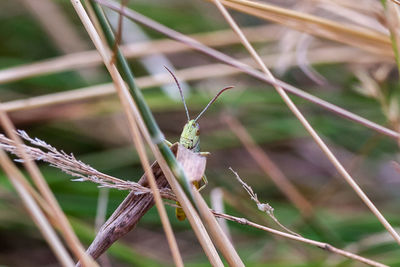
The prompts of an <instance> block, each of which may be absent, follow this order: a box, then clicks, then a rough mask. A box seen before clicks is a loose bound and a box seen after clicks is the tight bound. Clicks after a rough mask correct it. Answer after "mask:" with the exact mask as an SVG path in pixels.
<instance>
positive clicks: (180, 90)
mask: <svg viewBox="0 0 400 267" xmlns="http://www.w3.org/2000/svg"><path fill="white" fill-rule="evenodd" d="M164 68H166V69H167V71H168V72H169V73H170V74H171V76H172V78H174V80H175V83H176V85H177V86H178V89H179V93H180V94H181V98H182V102H183V106H184V107H185V111H186V117H187V119H188V121H190V117H189V111H188V108H187V106H186V101H185V97H184V96H183V92H182V88H181V86H180V85H179V82H178V79H177V78H176V77H175V75H174V74H173V73H172V71H171V70H170V69H169V68H167V66H164Z"/></svg>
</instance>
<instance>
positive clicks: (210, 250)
mask: <svg viewBox="0 0 400 267" xmlns="http://www.w3.org/2000/svg"><path fill="white" fill-rule="evenodd" d="M71 3H72V5H73V6H74V8H75V11H76V12H77V14H78V15H79V17H80V19H81V21H82V23H83V25H84V26H85V29H86V31H87V32H88V34H89V36H90V38H91V39H92V41H93V43H94V45H95V46H96V49H97V50H98V51H99V53H100V55H101V56H102V58H103V62H104V64H105V65H106V67H107V69H108V71H109V73H110V75H111V77H112V79H113V81H114V84H115V87H116V89H117V92H118V94H119V96H120V100H121V103H122V105H123V107H124V110H125V112H126V115H127V117H128V121H129V125H130V127H134V126H133V125H134V123H135V122H134V121H135V119H136V121H137V122H139V123H138V124H139V126H140V129H141V132H142V134H143V135H144V137H145V139H146V141H147V142H148V144H149V145H150V147H151V149H152V151H153V153H154V155H155V157H156V159H157V162H158V163H159V164H160V167H161V168H162V170H163V172H164V174H165V176H166V178H167V180H168V183H169V184H170V186H171V188H172V190H173V191H174V193H175V194H176V196H177V197H178V200H179V202H180V204H181V205H182V208H183V209H184V211H185V213H186V215H187V217H188V219H189V222H190V223H191V225H192V228H193V229H194V232H195V233H196V236H197V237H198V239H199V241H200V243H201V245H202V247H203V249H204V251H205V252H206V255H207V256H208V259H209V260H210V262H211V264H212V265H214V266H223V264H222V261H221V259H220V258H219V255H218V253H217V251H216V249H215V247H214V245H213V243H212V242H211V239H210V238H209V236H208V234H207V232H206V230H205V228H204V226H203V225H202V223H201V220H200V219H199V217H198V215H197V214H196V212H195V211H194V208H193V207H192V205H191V204H190V202H189V200H188V199H187V197H186V195H185V194H184V192H183V190H182V189H181V188H180V186H179V184H178V182H177V181H176V180H175V178H174V176H173V174H172V172H171V170H170V169H169V167H168V165H167V164H166V162H165V160H164V158H163V157H162V156H161V154H160V152H159V150H158V148H157V147H156V146H155V145H154V143H153V142H163V137H162V136H159V137H158V138H157V139H154V140H152V138H150V135H149V133H148V131H147V129H146V127H144V125H143V121H142V118H141V116H140V115H139V112H138V110H137V107H136V106H135V105H134V103H133V101H132V98H131V96H130V94H129V92H128V89H127V88H126V86H125V83H124V81H123V80H122V78H121V76H120V74H119V72H118V70H117V68H116V66H115V65H113V64H110V62H111V61H110V59H111V56H110V53H109V50H108V49H107V48H106V47H105V46H103V44H102V42H101V39H100V37H99V35H98V34H97V32H96V30H95V28H94V27H93V25H92V23H91V21H90V19H89V18H88V16H87V14H86V12H85V10H84V8H83V6H82V5H81V3H80V2H79V1H74V0H71Z"/></svg>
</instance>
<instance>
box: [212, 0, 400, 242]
mask: <svg viewBox="0 0 400 267" xmlns="http://www.w3.org/2000/svg"><path fill="white" fill-rule="evenodd" d="M240 1H242V0H240ZM214 3H215V4H216V5H217V7H218V9H219V10H220V11H221V13H222V14H223V16H224V17H225V19H226V20H227V22H228V23H229V25H230V26H231V28H232V29H233V30H234V31H235V32H236V33H237V35H238V37H239V38H240V40H241V41H242V43H243V45H244V46H245V47H246V49H247V50H248V51H249V53H250V54H251V55H252V57H253V58H254V60H255V61H256V62H257V63H258V64H259V65H260V67H261V68H262V70H263V72H264V73H265V75H266V76H267V77H268V78H269V79H271V80H274V79H275V77H274V76H273V75H272V74H271V72H270V71H269V69H268V68H267V67H266V66H265V64H264V62H263V61H262V59H261V58H260V57H259V55H258V54H257V52H256V51H255V50H254V48H253V47H252V46H251V44H250V43H249V41H248V40H247V39H246V37H245V36H244V34H243V32H242V31H241V30H240V28H239V27H238V25H237V24H236V22H235V21H234V20H233V19H232V17H231V16H230V15H229V13H228V12H227V11H226V9H225V7H224V6H223V5H222V4H221V3H220V1H219V0H214ZM274 87H275V89H276V91H277V92H278V94H279V95H280V96H281V98H282V99H283V101H284V102H285V103H286V104H287V106H288V107H289V109H290V110H291V111H292V112H293V114H294V115H295V116H296V118H297V119H298V120H299V121H300V122H301V124H302V125H303V126H304V128H305V129H306V130H307V132H308V133H309V134H310V135H311V137H312V138H313V139H314V141H315V142H316V143H317V145H318V146H319V147H320V148H321V150H322V151H323V153H324V154H325V155H326V156H327V158H328V159H329V161H330V162H331V163H332V164H333V165H334V166H335V168H336V170H337V171H338V172H339V173H340V174H341V175H342V177H343V178H344V179H345V181H346V182H347V183H348V184H349V185H350V186H351V188H352V189H353V190H354V191H355V192H356V194H357V195H358V196H359V197H360V198H361V200H362V201H363V202H364V203H365V205H366V206H367V207H368V208H369V209H370V210H371V212H372V213H373V214H374V215H375V216H376V217H377V218H378V220H379V221H380V222H381V224H382V225H383V226H384V227H385V228H386V230H387V231H388V232H389V233H390V234H391V235H392V236H393V239H394V240H396V242H397V243H398V244H399V245H400V236H399V234H398V233H397V232H396V231H395V230H394V229H393V227H392V226H391V225H390V223H389V222H388V221H387V220H386V218H385V217H384V216H383V215H382V214H381V213H380V211H379V210H378V209H377V208H376V207H375V205H374V204H373V202H372V201H371V200H370V199H369V198H368V196H367V195H366V194H365V193H364V191H363V190H362V189H361V188H360V187H359V185H358V184H357V183H356V182H355V181H354V179H353V178H352V177H351V175H350V174H349V173H348V172H347V171H346V169H345V168H344V167H343V165H342V164H341V163H340V162H339V161H338V159H337V158H336V157H335V155H334V154H333V153H332V152H331V150H330V149H329V148H328V146H327V145H326V144H325V143H324V141H323V140H322V139H321V138H320V137H319V135H318V134H317V132H316V131H315V130H314V129H313V128H312V126H311V125H310V124H309V122H308V121H307V119H306V118H305V117H304V116H303V114H302V113H301V112H300V110H299V109H298V108H297V107H296V105H295V104H294V103H293V102H292V100H291V99H290V98H289V96H288V95H287V94H286V92H285V91H284V90H283V88H282V87H281V86H279V85H274Z"/></svg>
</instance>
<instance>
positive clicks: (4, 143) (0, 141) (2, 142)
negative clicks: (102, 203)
mask: <svg viewBox="0 0 400 267" xmlns="http://www.w3.org/2000/svg"><path fill="white" fill-rule="evenodd" d="M34 140H35V139H34ZM34 140H33V141H34ZM28 141H29V139H28ZM12 142H13V141H12V140H10V139H8V138H6V137H4V136H0V147H1V148H2V149H3V148H4V149H6V150H7V151H9V152H11V153H13V152H12V151H16V148H15V145H13V143H12ZM37 142H39V143H42V142H43V141H40V140H39V141H37ZM45 146H46V147H47V145H45ZM23 147H24V149H25V150H26V152H27V153H28V154H29V155H30V156H31V157H33V158H35V157H36V156H35V154H36V152H35V153H32V152H31V150H32V149H36V148H32V147H28V146H25V145H24V146H23ZM13 154H14V153H13ZM57 154H60V155H61V156H57V157H55V158H54V159H56V160H57V159H60V158H63V155H64V153H62V152H57ZM37 157H38V158H36V159H41V160H43V159H46V158H47V157H48V156H46V155H45V152H40V153H37ZM0 158H1V154H0ZM75 164H76V165H77V166H79V167H78V168H77V169H75V170H74V171H79V168H81V167H83V169H85V168H87V167H85V165H82V163H79V162H77V163H75ZM91 169H92V168H91ZM91 172H92V171H91ZM96 173H97V174H98V175H99V176H101V173H100V172H98V171H96ZM12 177H17V176H15V175H13V176H12ZM105 177H107V175H105ZM115 179H117V178H115ZM113 180H114V179H113ZM18 181H19V180H18ZM90 181H92V182H95V181H99V179H95V180H90ZM19 182H20V181H19ZM129 183H132V184H134V182H129ZM28 186H29V184H28ZM25 187H26V186H25ZM116 188H118V189H122V190H125V189H126V190H132V191H133V192H136V194H139V195H140V194H143V193H145V192H144V191H143V190H145V191H147V193H151V191H150V190H149V188H147V187H144V186H142V185H138V186H134V187H131V188H125V187H124V186H122V185H121V186H119V187H116ZM140 188H143V190H142V189H140ZM135 190H138V191H135ZM167 191H168V190H165V191H164V192H167ZM161 192H163V191H161ZM162 196H163V198H166V199H169V200H173V201H175V200H177V199H176V198H175V196H174V195H173V194H172V193H166V194H162ZM35 198H36V197H35ZM39 199H40V196H39ZM42 203H43V202H42ZM167 204H168V205H170V206H173V207H177V206H176V205H175V204H171V203H167ZM46 205H47V203H45V202H44V205H43V206H44V207H46ZM46 210H48V208H47V209H46ZM213 213H214V214H215V216H216V217H217V218H223V219H227V220H231V221H234V222H237V223H240V224H245V225H249V226H251V227H256V228H258V229H261V230H264V231H268V232H272V233H274V234H277V235H281V236H283V237H286V238H290V239H294V240H298V241H302V242H306V243H309V244H312V245H316V246H318V247H320V248H324V249H328V251H330V252H333V253H338V254H340V255H343V256H346V257H350V258H352V259H355V260H357V257H359V256H357V255H356V256H357V257H356V258H354V257H352V256H351V255H352V253H349V252H345V251H340V250H339V252H338V251H337V250H336V249H335V250H331V249H330V247H332V246H330V245H328V244H325V243H320V242H317V241H313V240H308V239H304V238H301V239H298V238H297V236H295V235H288V234H286V233H283V232H280V231H277V230H274V229H271V228H268V227H265V226H261V225H258V224H255V223H253V222H250V221H248V220H246V219H244V218H237V217H234V216H230V215H227V214H221V213H217V212H214V211H213ZM49 215H50V214H49ZM309 241H310V242H309ZM332 248H333V247H332ZM349 255H350V256H349ZM360 258H362V257H360ZM362 259H364V258H362ZM365 260H367V259H365ZM367 261H368V260H367ZM362 262H365V261H362ZM371 265H372V266H385V265H379V264H378V265H377V264H371Z"/></svg>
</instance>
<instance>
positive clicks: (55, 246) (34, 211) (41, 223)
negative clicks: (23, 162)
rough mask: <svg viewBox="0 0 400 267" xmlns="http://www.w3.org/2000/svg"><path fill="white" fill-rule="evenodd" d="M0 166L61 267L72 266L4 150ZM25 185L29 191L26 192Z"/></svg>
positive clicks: (0, 153) (65, 251) (1, 153)
mask: <svg viewBox="0 0 400 267" xmlns="http://www.w3.org/2000/svg"><path fill="white" fill-rule="evenodd" d="M0 165H1V167H2V168H3V170H4V172H5V173H6V175H7V176H8V178H9V179H10V181H11V183H12V184H13V185H14V187H15V189H16V191H17V193H18V194H19V195H20V197H21V199H22V202H23V203H24V205H25V207H26V209H27V211H28V213H29V214H30V215H31V217H32V219H33V221H34V222H35V223H36V225H37V226H38V228H39V230H40V232H41V233H42V235H43V236H44V238H45V239H46V241H47V243H48V244H49V246H50V248H51V249H52V251H53V252H54V254H55V255H56V257H57V259H58V260H59V261H60V263H61V264H62V265H63V266H74V262H73V260H72V258H71V256H70V255H69V254H68V252H67V250H66V249H65V247H64V245H63V243H62V242H61V241H60V239H59V238H58V236H57V234H56V233H55V231H54V229H53V228H52V227H51V225H50V223H49V222H48V221H47V219H46V216H44V214H43V213H42V211H41V210H40V208H39V207H38V205H37V203H36V202H35V201H34V200H33V198H32V195H33V194H32V192H33V191H34V190H33V189H32V188H31V187H30V185H29V184H28V183H27V182H26V179H25V178H24V176H23V175H22V173H21V172H20V171H19V170H18V168H17V167H16V166H15V164H13V162H12V161H11V160H10V158H9V157H8V156H7V154H6V153H5V152H4V150H2V149H0ZM27 185H28V186H29V188H30V189H31V190H27Z"/></svg>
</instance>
